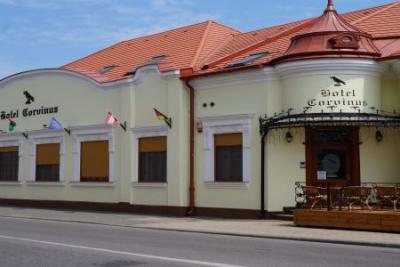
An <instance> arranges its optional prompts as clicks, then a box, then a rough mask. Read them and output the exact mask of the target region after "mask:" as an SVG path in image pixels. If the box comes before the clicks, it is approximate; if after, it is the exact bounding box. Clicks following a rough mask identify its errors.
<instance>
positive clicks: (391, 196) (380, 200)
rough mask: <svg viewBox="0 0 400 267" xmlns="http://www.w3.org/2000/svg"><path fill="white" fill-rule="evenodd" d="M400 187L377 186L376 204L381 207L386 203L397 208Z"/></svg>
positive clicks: (394, 208)
mask: <svg viewBox="0 0 400 267" xmlns="http://www.w3.org/2000/svg"><path fill="white" fill-rule="evenodd" d="M399 191H400V188H399V187H396V186H376V187H375V193H376V206H377V207H378V206H379V207H380V208H381V209H383V208H384V206H385V205H387V204H388V205H389V206H390V207H391V208H392V207H393V210H396V209H397V202H398V201H399V193H400V192H399Z"/></svg>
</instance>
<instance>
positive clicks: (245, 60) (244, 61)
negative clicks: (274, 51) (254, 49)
mask: <svg viewBox="0 0 400 267" xmlns="http://www.w3.org/2000/svg"><path fill="white" fill-rule="evenodd" d="M268 54H270V53H269V52H268V51H265V52H260V53H255V54H250V55H248V56H246V57H244V58H242V59H239V60H237V61H234V62H232V63H229V64H226V65H225V68H234V67H242V66H246V65H248V64H250V63H252V62H254V61H256V60H258V59H260V58H263V57H265V56H266V55H268Z"/></svg>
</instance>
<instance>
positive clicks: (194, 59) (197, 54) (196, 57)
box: [189, 20, 212, 68]
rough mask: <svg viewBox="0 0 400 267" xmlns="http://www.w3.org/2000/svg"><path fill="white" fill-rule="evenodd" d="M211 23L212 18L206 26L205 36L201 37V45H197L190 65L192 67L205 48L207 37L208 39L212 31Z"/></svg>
mask: <svg viewBox="0 0 400 267" xmlns="http://www.w3.org/2000/svg"><path fill="white" fill-rule="evenodd" d="M211 24H212V21H211V20H209V21H207V26H206V28H205V30H204V33H203V36H202V37H201V40H200V43H199V46H198V47H197V50H196V54H194V57H193V59H192V62H190V65H189V66H190V68H193V66H195V64H196V61H197V60H198V58H199V56H200V53H201V50H202V49H203V47H204V44H205V43H206V39H207V36H208V33H209V32H210V28H211Z"/></svg>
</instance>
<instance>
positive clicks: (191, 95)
mask: <svg viewBox="0 0 400 267" xmlns="http://www.w3.org/2000/svg"><path fill="white" fill-rule="evenodd" d="M181 79H182V80H183V81H184V82H185V85H186V87H187V88H188V89H189V98H190V100H189V113H190V114H189V121H190V123H189V127H190V130H189V139H190V145H189V162H190V164H189V208H188V210H187V213H186V215H187V216H194V215H195V208H196V206H195V185H194V97H195V93H194V88H193V86H192V85H191V84H190V83H189V81H190V78H183V77H182V78H181Z"/></svg>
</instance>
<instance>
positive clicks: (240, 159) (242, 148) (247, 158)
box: [198, 114, 253, 187]
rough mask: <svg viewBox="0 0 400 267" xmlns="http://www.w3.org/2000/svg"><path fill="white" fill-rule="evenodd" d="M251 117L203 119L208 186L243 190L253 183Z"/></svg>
mask: <svg viewBox="0 0 400 267" xmlns="http://www.w3.org/2000/svg"><path fill="white" fill-rule="evenodd" d="M252 116H253V115H252V114H238V115H222V116H213V117H203V118H199V119H198V123H199V124H200V125H201V126H202V127H203V159H204V174H203V175H204V176H203V179H204V182H205V183H206V186H210V187H213V186H217V187H225V186H226V187H232V186H234V187H241V186H246V187H247V185H248V184H249V183H250V182H251V129H252Z"/></svg>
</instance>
